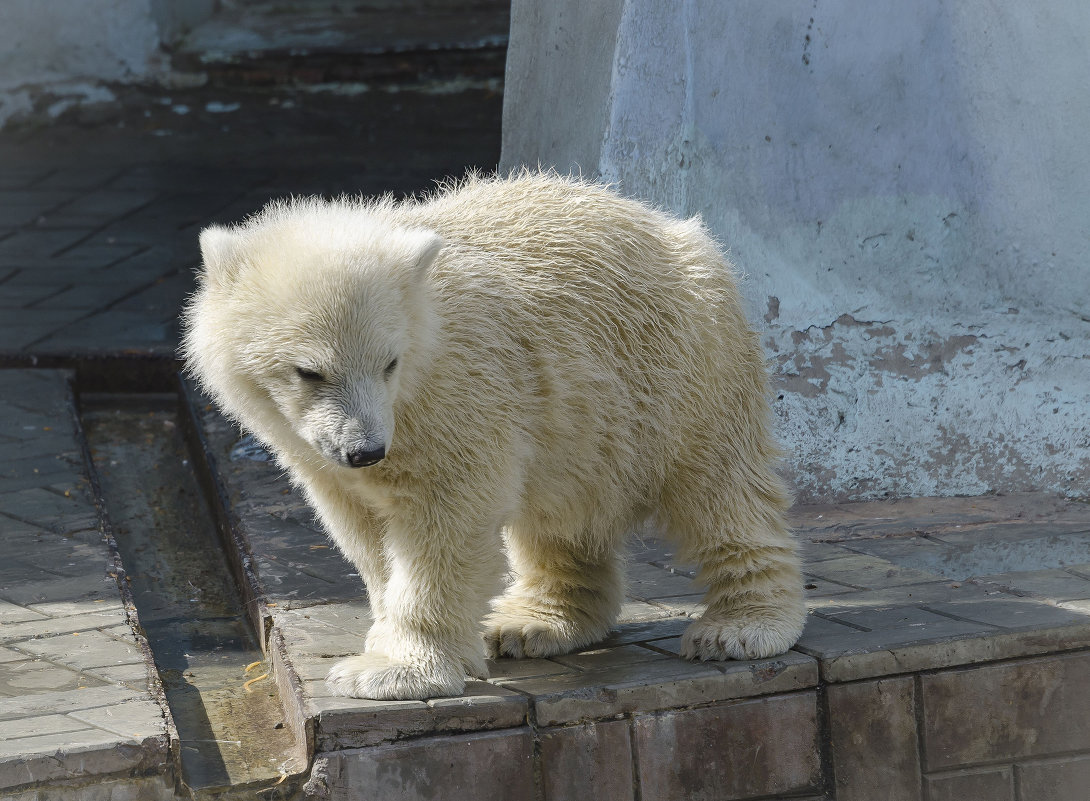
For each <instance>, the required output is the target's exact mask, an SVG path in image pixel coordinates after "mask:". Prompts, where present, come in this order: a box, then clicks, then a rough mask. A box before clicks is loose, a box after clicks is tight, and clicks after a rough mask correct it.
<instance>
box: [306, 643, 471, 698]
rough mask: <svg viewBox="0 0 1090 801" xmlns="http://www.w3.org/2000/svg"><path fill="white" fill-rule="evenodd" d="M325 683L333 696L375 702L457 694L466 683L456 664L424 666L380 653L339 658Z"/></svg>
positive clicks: (438, 663) (434, 663)
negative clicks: (396, 659)
mask: <svg viewBox="0 0 1090 801" xmlns="http://www.w3.org/2000/svg"><path fill="white" fill-rule="evenodd" d="M325 683H326V686H327V687H328V688H329V690H330V692H332V693H333V694H334V695H346V696H348V697H349V698H371V699H373V700H376V701H408V700H415V701H421V700H423V699H425V698H437V697H440V696H450V695H461V694H462V693H463V692H464V691H465V686H466V681H465V672H464V671H463V670H462V668H461V667H459V666H455V665H453V664H447V663H444V662H433V663H431V664H427V665H425V664H410V663H407V662H395V661H394V660H392V659H390V658H389V657H387V656H386V655H385V654H380V653H366V654H359V655H358V656H350V657H348V658H347V659H342V660H341V661H340V662H338V663H337V664H335V665H334V666H333V667H332V668H331V669H330V671H329V675H328V676H326V680H325Z"/></svg>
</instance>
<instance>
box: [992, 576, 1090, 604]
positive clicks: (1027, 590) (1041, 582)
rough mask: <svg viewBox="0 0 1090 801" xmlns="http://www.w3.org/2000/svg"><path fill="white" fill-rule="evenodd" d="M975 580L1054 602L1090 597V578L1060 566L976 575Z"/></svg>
mask: <svg viewBox="0 0 1090 801" xmlns="http://www.w3.org/2000/svg"><path fill="white" fill-rule="evenodd" d="M976 581H977V582H978V583H980V584H983V585H993V586H995V587H997V588H999V589H1002V590H1004V591H1007V592H1014V593H1016V594H1029V595H1035V596H1037V597H1039V598H1048V599H1051V600H1053V601H1077V600H1083V599H1088V598H1090V579H1088V578H1086V577H1084V576H1080V575H1079V574H1078V573H1076V572H1069V571H1067V570H1065V569H1063V568H1053V569H1051V570H1023V571H1017V572H1013V573H1000V574H998V575H992V576H979V577H977V579H976Z"/></svg>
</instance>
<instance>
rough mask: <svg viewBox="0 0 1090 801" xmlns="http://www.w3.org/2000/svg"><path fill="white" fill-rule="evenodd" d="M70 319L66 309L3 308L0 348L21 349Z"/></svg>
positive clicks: (68, 311)
mask: <svg viewBox="0 0 1090 801" xmlns="http://www.w3.org/2000/svg"><path fill="white" fill-rule="evenodd" d="M2 263H3V262H2V257H0V264H2ZM71 321H72V312H71V311H70V310H67V309H5V310H4V313H3V314H2V315H0V350H4V351H10V352H17V351H22V350H24V349H25V348H27V347H28V346H30V345H31V344H32V343H35V342H38V341H39V340H41V339H43V338H45V337H48V336H49V335H50V334H52V333H53V332H54V331H56V330H58V329H60V328H62V327H64V326H65V325H67V324H68V323H70V322H71Z"/></svg>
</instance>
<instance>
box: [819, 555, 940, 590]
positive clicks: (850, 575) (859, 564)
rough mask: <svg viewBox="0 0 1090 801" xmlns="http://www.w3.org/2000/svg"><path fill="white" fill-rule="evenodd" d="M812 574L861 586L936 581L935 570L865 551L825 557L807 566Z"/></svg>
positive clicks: (865, 587) (870, 587) (869, 586)
mask: <svg viewBox="0 0 1090 801" xmlns="http://www.w3.org/2000/svg"><path fill="white" fill-rule="evenodd" d="M806 572H807V573H808V574H810V575H813V576H817V577H818V578H823V579H825V580H827V581H835V582H836V583H838V584H846V585H849V586H852V587H858V588H860V589H873V588H875V587H889V586H893V585H897V584H922V583H924V582H929V581H935V580H936V576H935V574H934V573H928V572H925V571H922V570H916V569H914V568H910V567H901V566H899V565H896V564H894V563H893V562H889V561H886V560H885V559H879V558H877V557H874V556H867V555H865V554H852V555H850V556H840V557H835V558H832V559H826V560H825V561H823V562H817V563H815V564H812V565H807V566H806Z"/></svg>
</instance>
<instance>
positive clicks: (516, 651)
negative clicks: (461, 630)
mask: <svg viewBox="0 0 1090 801" xmlns="http://www.w3.org/2000/svg"><path fill="white" fill-rule="evenodd" d="M608 633H609V627H608V626H605V627H603V630H602V631H600V632H599V631H581V630H579V629H578V628H577V627H576V625H575V624H574V623H572V622H570V621H565V620H543V619H541V618H536V617H529V616H527V617H516V616H507V615H501V614H493V615H490V616H489V617H488V618H487V619H486V620H485V631H484V643H485V648H486V649H487V651H488V655H489V656H490V657H491V658H493V659H496V658H498V657H503V656H510V657H514V658H515V659H522V658H542V657H547V656H558V655H560V654H567V653H570V652H571V651H573V650H575V649H576V648H582V647H583V646H585V645H590V644H591V643H594V642H597V641H598V640H600V639H602V638H603V637H605V635H606V634H608Z"/></svg>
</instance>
